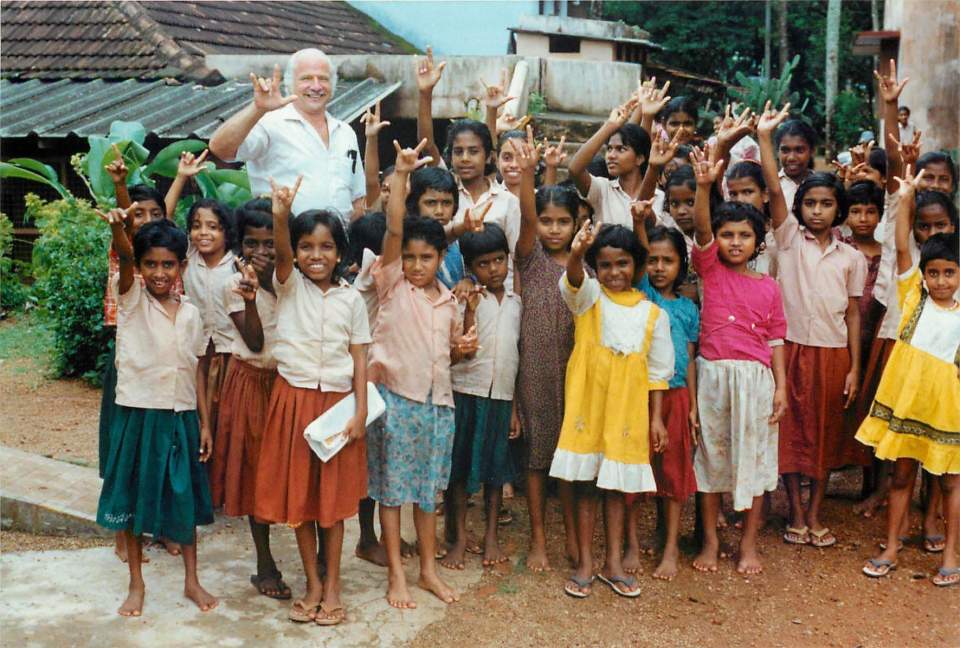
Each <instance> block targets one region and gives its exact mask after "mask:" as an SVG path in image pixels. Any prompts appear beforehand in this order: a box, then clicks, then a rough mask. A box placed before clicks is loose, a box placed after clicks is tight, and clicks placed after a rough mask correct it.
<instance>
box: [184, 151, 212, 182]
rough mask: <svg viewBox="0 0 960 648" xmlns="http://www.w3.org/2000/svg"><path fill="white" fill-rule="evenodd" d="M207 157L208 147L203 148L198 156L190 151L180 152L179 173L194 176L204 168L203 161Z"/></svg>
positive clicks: (189, 176)
mask: <svg viewBox="0 0 960 648" xmlns="http://www.w3.org/2000/svg"><path fill="white" fill-rule="evenodd" d="M206 159H207V149H203V151H202V152H201V153H200V155H198V156H196V157H194V155H193V153H191V152H190V151H184V152H183V153H181V154H180V162H179V163H178V164H177V175H178V176H184V177H186V178H192V177H193V176H195V175H197V174H198V173H200V172H201V171H203V170H204V168H205V167H204V164H203V162H204V160H206Z"/></svg>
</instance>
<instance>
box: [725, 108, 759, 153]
mask: <svg viewBox="0 0 960 648" xmlns="http://www.w3.org/2000/svg"><path fill="white" fill-rule="evenodd" d="M768 105H769V102H768ZM756 126H757V124H756V121H755V116H754V115H753V111H751V110H750V109H749V108H744V109H743V112H741V113H740V114H739V115H738V114H736V112H734V109H733V106H731V105H730V104H727V109H726V111H725V112H724V115H723V120H722V121H721V122H720V130H719V131H717V142H718V143H719V144H720V145H721V146H723V147H725V148H726V149H730V148H732V147H733V145H734V144H736V143H737V142H739V141H740V140H741V139H743V138H744V137H745V136H746V135H749V134H750V133H751V132H752V131H753V129H754V128H756Z"/></svg>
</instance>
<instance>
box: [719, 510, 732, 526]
mask: <svg viewBox="0 0 960 648" xmlns="http://www.w3.org/2000/svg"><path fill="white" fill-rule="evenodd" d="M727 526H729V525H728V524H727V516H726V515H724V514H723V511H720V512H718V513H717V528H718V529H726V528H727Z"/></svg>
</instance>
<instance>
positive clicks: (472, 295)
mask: <svg viewBox="0 0 960 648" xmlns="http://www.w3.org/2000/svg"><path fill="white" fill-rule="evenodd" d="M484 290H485V289H484V287H483V286H481V285H479V284H478V285H476V286H474V287H473V288H471V289H470V290H469V292H467V293H466V294H465V295H463V296H462V299H461V301H464V302H466V304H467V310H469V311H472V312H474V313H476V312H477V308H479V307H480V298H481V297H483V292H484Z"/></svg>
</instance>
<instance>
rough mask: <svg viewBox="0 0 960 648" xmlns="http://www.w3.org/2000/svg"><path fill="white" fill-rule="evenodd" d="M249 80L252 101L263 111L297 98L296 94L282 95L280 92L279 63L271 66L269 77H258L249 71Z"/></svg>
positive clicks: (281, 106) (281, 80)
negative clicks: (271, 74) (251, 88)
mask: <svg viewBox="0 0 960 648" xmlns="http://www.w3.org/2000/svg"><path fill="white" fill-rule="evenodd" d="M250 82H251V83H253V103H254V104H255V105H256V107H257V108H259V109H260V110H262V111H264V112H270V111H271V110H276V109H277V108H283V107H284V106H286V105H287V104H291V103H293V102H294V101H296V100H297V95H287V96H286V97H284V96H283V94H281V91H280V86H282V85H283V75H282V74H281V73H280V66H279V65H274V66H273V77H271V78H270V79H266V78H264V77H258V76H257V75H256V74H254V73H253V72H251V73H250Z"/></svg>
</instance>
